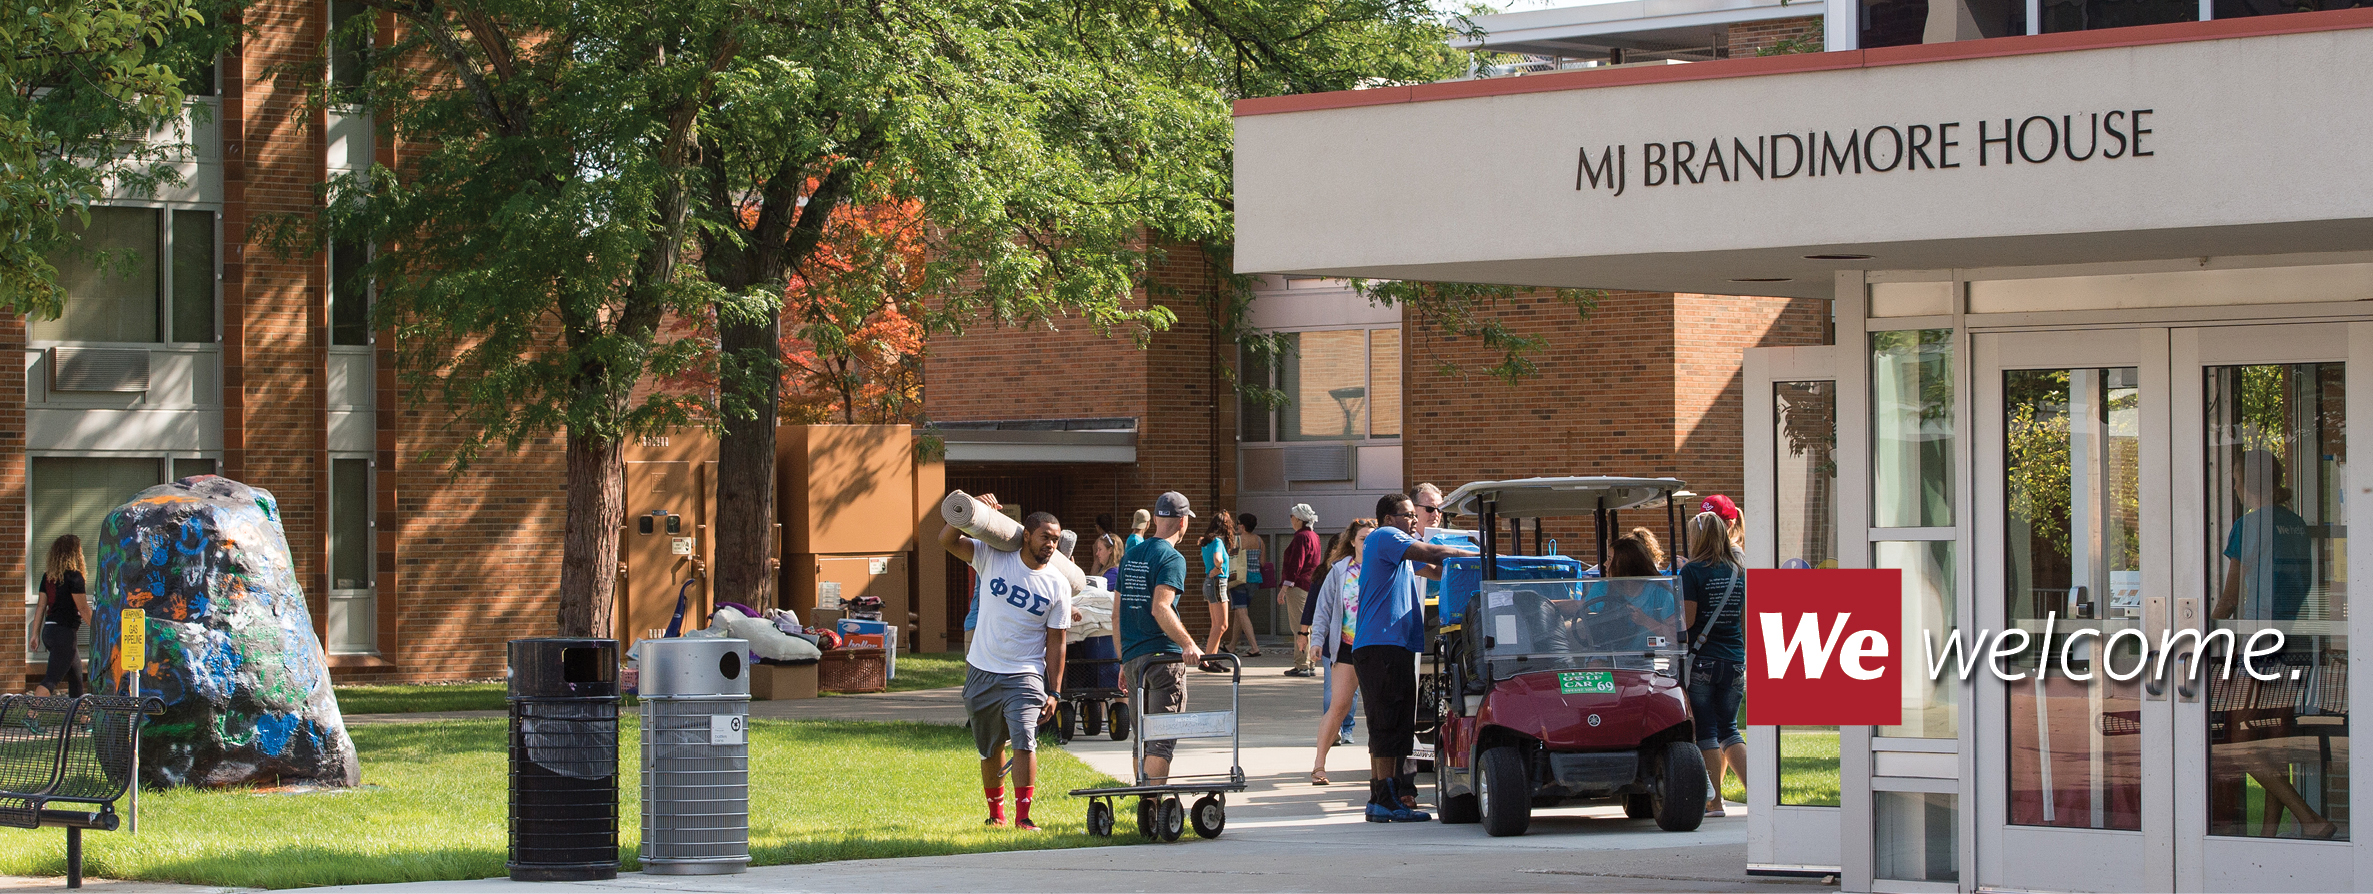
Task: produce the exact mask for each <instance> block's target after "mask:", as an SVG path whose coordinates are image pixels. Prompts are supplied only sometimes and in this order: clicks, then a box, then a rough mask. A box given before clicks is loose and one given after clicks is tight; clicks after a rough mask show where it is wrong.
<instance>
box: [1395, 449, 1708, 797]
mask: <svg viewBox="0 0 2373 894" xmlns="http://www.w3.org/2000/svg"><path fill="white" fill-rule="evenodd" d="M1682 488H1683V484H1682V483H1681V482H1680V481H1677V480H1674V479H1671V478H1528V479H1523V480H1517V481H1480V482H1476V483H1473V484H1469V485H1467V486H1465V487H1462V488H1459V489H1458V492H1457V493H1454V494H1451V495H1450V498H1449V500H1448V501H1447V503H1448V505H1449V507H1450V508H1451V509H1452V510H1453V511H1455V512H1457V513H1458V514H1460V515H1462V516H1469V517H1475V518H1478V519H1480V523H1479V524H1478V526H1477V527H1478V529H1479V531H1480V533H1481V535H1482V539H1483V544H1482V546H1483V553H1484V554H1485V555H1498V556H1500V558H1499V560H1498V561H1493V562H1480V563H1478V564H1479V565H1480V570H1481V575H1480V580H1477V581H1472V582H1468V583H1463V584H1454V583H1453V582H1452V580H1451V579H1450V577H1449V576H1446V577H1445V580H1444V584H1443V591H1442V599H1441V604H1440V606H1439V612H1438V614H1439V618H1440V623H1439V626H1438V627H1437V629H1436V634H1435V636H1434V640H1433V643H1432V649H1433V650H1434V652H1435V655H1434V657H1435V665H1434V666H1435V667H1436V668H1437V669H1438V673H1439V677H1440V678H1439V680H1438V682H1437V685H1436V687H1435V690H1436V692H1438V693H1439V696H1438V698H1439V711H1440V716H1441V723H1440V727H1439V730H1438V733H1437V739H1436V747H1435V780H1436V785H1437V786H1439V790H1438V792H1437V796H1438V797H1437V805H1438V809H1439V810H1440V811H1441V818H1442V821H1443V822H1446V823H1471V822H1477V821H1480V822H1482V823H1483V827H1484V831H1486V832H1489V833H1490V834H1492V835H1495V836H1500V835H1521V834H1524V831H1525V829H1526V827H1527V826H1529V825H1531V823H1532V811H1533V808H1535V807H1549V806H1555V805H1558V804H1561V803H1565V802H1585V803H1587V802H1606V803H1621V804H1622V805H1623V806H1624V813H1625V815H1627V816H1630V817H1633V818H1637V819H1648V818H1653V819H1655V820H1656V825H1657V827H1658V828H1662V829H1665V830H1667V831H1672V832H1687V831H1691V830H1694V829H1696V828H1697V827H1698V825H1699V823H1701V822H1702V821H1703V820H1704V817H1705V802H1706V786H1707V783H1706V767H1705V758H1704V756H1703V755H1701V754H1699V752H1698V750H1697V743H1696V738H1697V737H1696V734H1695V733H1694V732H1693V729H1692V727H1691V725H1690V719H1689V700H1688V697H1687V674H1688V665H1689V663H1688V654H1687V645H1688V644H1687V642H1686V641H1685V640H1684V639H1683V630H1682V613H1681V608H1682V607H1681V592H1680V583H1679V581H1678V580H1677V579H1675V578H1674V577H1672V576H1671V575H1670V571H1671V570H1672V569H1670V568H1666V569H1662V570H1664V571H1666V572H1667V573H1666V574H1664V575H1660V576H1656V577H1627V578H1612V579H1609V578H1600V577H1595V576H1588V575H1576V574H1571V573H1570V572H1569V573H1565V574H1560V575H1558V577H1562V578H1566V579H1544V578H1542V577H1540V576H1539V575H1540V573H1541V572H1540V569H1542V568H1543V567H1547V566H1553V565H1554V564H1555V563H1545V562H1543V561H1540V560H1539V558H1540V557H1524V556H1518V555H1511V554H1515V553H1521V552H1522V547H1523V527H1522V523H1523V522H1524V521H1525V520H1527V519H1530V520H1533V521H1534V525H1533V533H1534V542H1535V544H1536V547H1535V549H1536V551H1541V550H1540V547H1539V544H1540V543H1541V539H1540V531H1541V528H1540V523H1539V521H1538V520H1539V519H1542V518H1556V517H1568V516H1591V517H1592V518H1593V519H1594V520H1595V521H1596V522H1597V524H1596V525H1594V528H1595V530H1596V531H1597V532H1598V535H1597V536H1598V543H1597V564H1598V565H1600V566H1603V565H1604V564H1605V560H1606V554H1607V549H1608V543H1609V541H1608V537H1609V536H1610V535H1609V532H1612V531H1620V530H1623V528H1622V527H1620V525H1621V524H1622V522H1621V519H1620V517H1619V513H1622V512H1626V511H1631V510H1650V511H1654V510H1662V511H1663V514H1664V515H1665V521H1666V529H1667V531H1668V532H1669V539H1668V540H1667V545H1668V548H1669V549H1671V550H1672V551H1673V553H1675V554H1679V553H1680V552H1681V551H1682V550H1683V548H1684V544H1683V541H1682V539H1681V538H1682V535H1681V530H1680V520H1679V516H1678V509H1677V507H1675V506H1674V505H1673V502H1674V494H1676V493H1679V492H1681V490H1682ZM1503 519H1505V520H1507V522H1508V525H1509V530H1510V531H1511V532H1513V534H1514V536H1515V538H1516V542H1515V543H1514V544H1512V545H1508V546H1503V544H1502V542H1501V541H1502V539H1503V538H1504V537H1505V536H1507V535H1504V534H1502V533H1501V532H1500V530H1499V525H1500V523H1501V520H1503ZM1528 559H1530V560H1531V561H1527V560H1528ZM1564 567H1566V568H1579V567H1581V563H1580V562H1578V561H1570V562H1569V563H1568V564H1566V565H1565V566H1564ZM1513 569H1521V570H1516V572H1515V573H1513V574H1511V573H1510V571H1511V570H1513ZM1512 578H1514V579H1512ZM1469 586H1471V587H1472V589H1471V590H1469V589H1468V587H1469Z"/></svg>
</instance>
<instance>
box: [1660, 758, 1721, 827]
mask: <svg viewBox="0 0 2373 894" xmlns="http://www.w3.org/2000/svg"><path fill="white" fill-rule="evenodd" d="M1658 764H1659V766H1658V767H1657V768H1656V769H1657V773H1656V778H1655V779H1654V780H1652V781H1651V782H1650V785H1651V786H1653V787H1652V788H1651V789H1650V790H1649V795H1650V796H1651V797H1652V798H1654V803H1655V805H1656V827H1657V828H1659V829H1663V830H1665V831H1667V832H1693V831H1696V830H1697V827H1698V826H1699V825H1700V824H1702V823H1704V822H1705V821H1706V794H1707V792H1706V757H1705V754H1704V753H1703V752H1700V751H1698V750H1697V743H1695V742H1666V743H1665V745H1664V760H1662V761H1659V762H1658Z"/></svg>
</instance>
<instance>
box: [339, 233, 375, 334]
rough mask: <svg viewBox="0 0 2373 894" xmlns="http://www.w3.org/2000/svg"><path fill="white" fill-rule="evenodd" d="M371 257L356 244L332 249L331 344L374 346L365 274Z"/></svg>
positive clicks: (367, 281)
mask: <svg viewBox="0 0 2373 894" xmlns="http://www.w3.org/2000/svg"><path fill="white" fill-rule="evenodd" d="M369 258H370V255H369V253H368V250H366V249H364V248H363V247H362V246H361V245H360V244H357V243H352V242H341V243H338V244H336V245H333V246H330V344H333V345H367V344H370V343H371V282H370V280H369V279H367V278H365V277H364V276H363V273H362V267H363V263H364V262H365V261H366V260H368V259H369Z"/></svg>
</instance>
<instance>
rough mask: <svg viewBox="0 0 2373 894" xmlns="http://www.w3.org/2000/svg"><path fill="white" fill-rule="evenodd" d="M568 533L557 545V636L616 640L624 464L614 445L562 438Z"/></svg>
mask: <svg viewBox="0 0 2373 894" xmlns="http://www.w3.org/2000/svg"><path fill="white" fill-rule="evenodd" d="M568 454H569V472H568V475H569V478H568V520H569V524H568V534H567V535H566V536H565V537H564V538H563V539H562V541H561V554H560V635H561V636H592V637H602V638H609V637H613V636H616V635H617V633H618V631H617V629H616V624H615V623H614V622H613V621H612V619H611V612H612V611H613V610H614V609H615V607H616V606H617V595H618V534H619V531H620V530H622V529H623V527H624V526H625V524H626V459H625V453H624V452H623V451H622V450H621V449H620V444H619V442H617V441H613V440H607V439H603V438H598V437H591V436H586V435H580V434H578V433H576V432H574V431H572V432H570V433H569V435H568Z"/></svg>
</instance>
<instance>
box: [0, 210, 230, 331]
mask: <svg viewBox="0 0 2373 894" xmlns="http://www.w3.org/2000/svg"><path fill="white" fill-rule="evenodd" d="M90 211H91V219H90V223H89V225H87V226H85V225H83V224H82V223H81V222H80V220H78V219H73V218H69V219H68V221H67V227H68V228H69V229H72V230H75V231H76V232H77V233H78V234H79V235H80V237H81V245H80V246H79V247H77V248H71V249H67V250H64V251H61V252H59V253H57V254H55V255H52V256H51V257H50V259H49V260H50V263H51V264H53V265H55V266H56V267H57V268H58V284H59V285H60V286H62V287H64V288H65V290H66V306H65V310H64V312H63V313H61V314H60V315H59V316H58V318H57V319H55V320H34V321H32V323H31V326H30V327H29V334H30V335H31V337H32V338H33V340H35V341H102V342H109V341H111V342H157V341H165V340H166V339H165V338H161V337H160V336H163V335H170V336H171V340H173V341H185V342H211V341H214V285H215V277H214V250H215V239H214V212H212V211H203V210H192V209H175V210H171V211H167V210H166V209H161V208H123V207H94V208H92V209H90ZM160 258H170V259H171V263H170V264H169V265H166V267H165V269H164V270H162V271H160V269H159V266H160V265H159V264H158V260H159V259H160ZM160 274H163V275H160Z"/></svg>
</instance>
